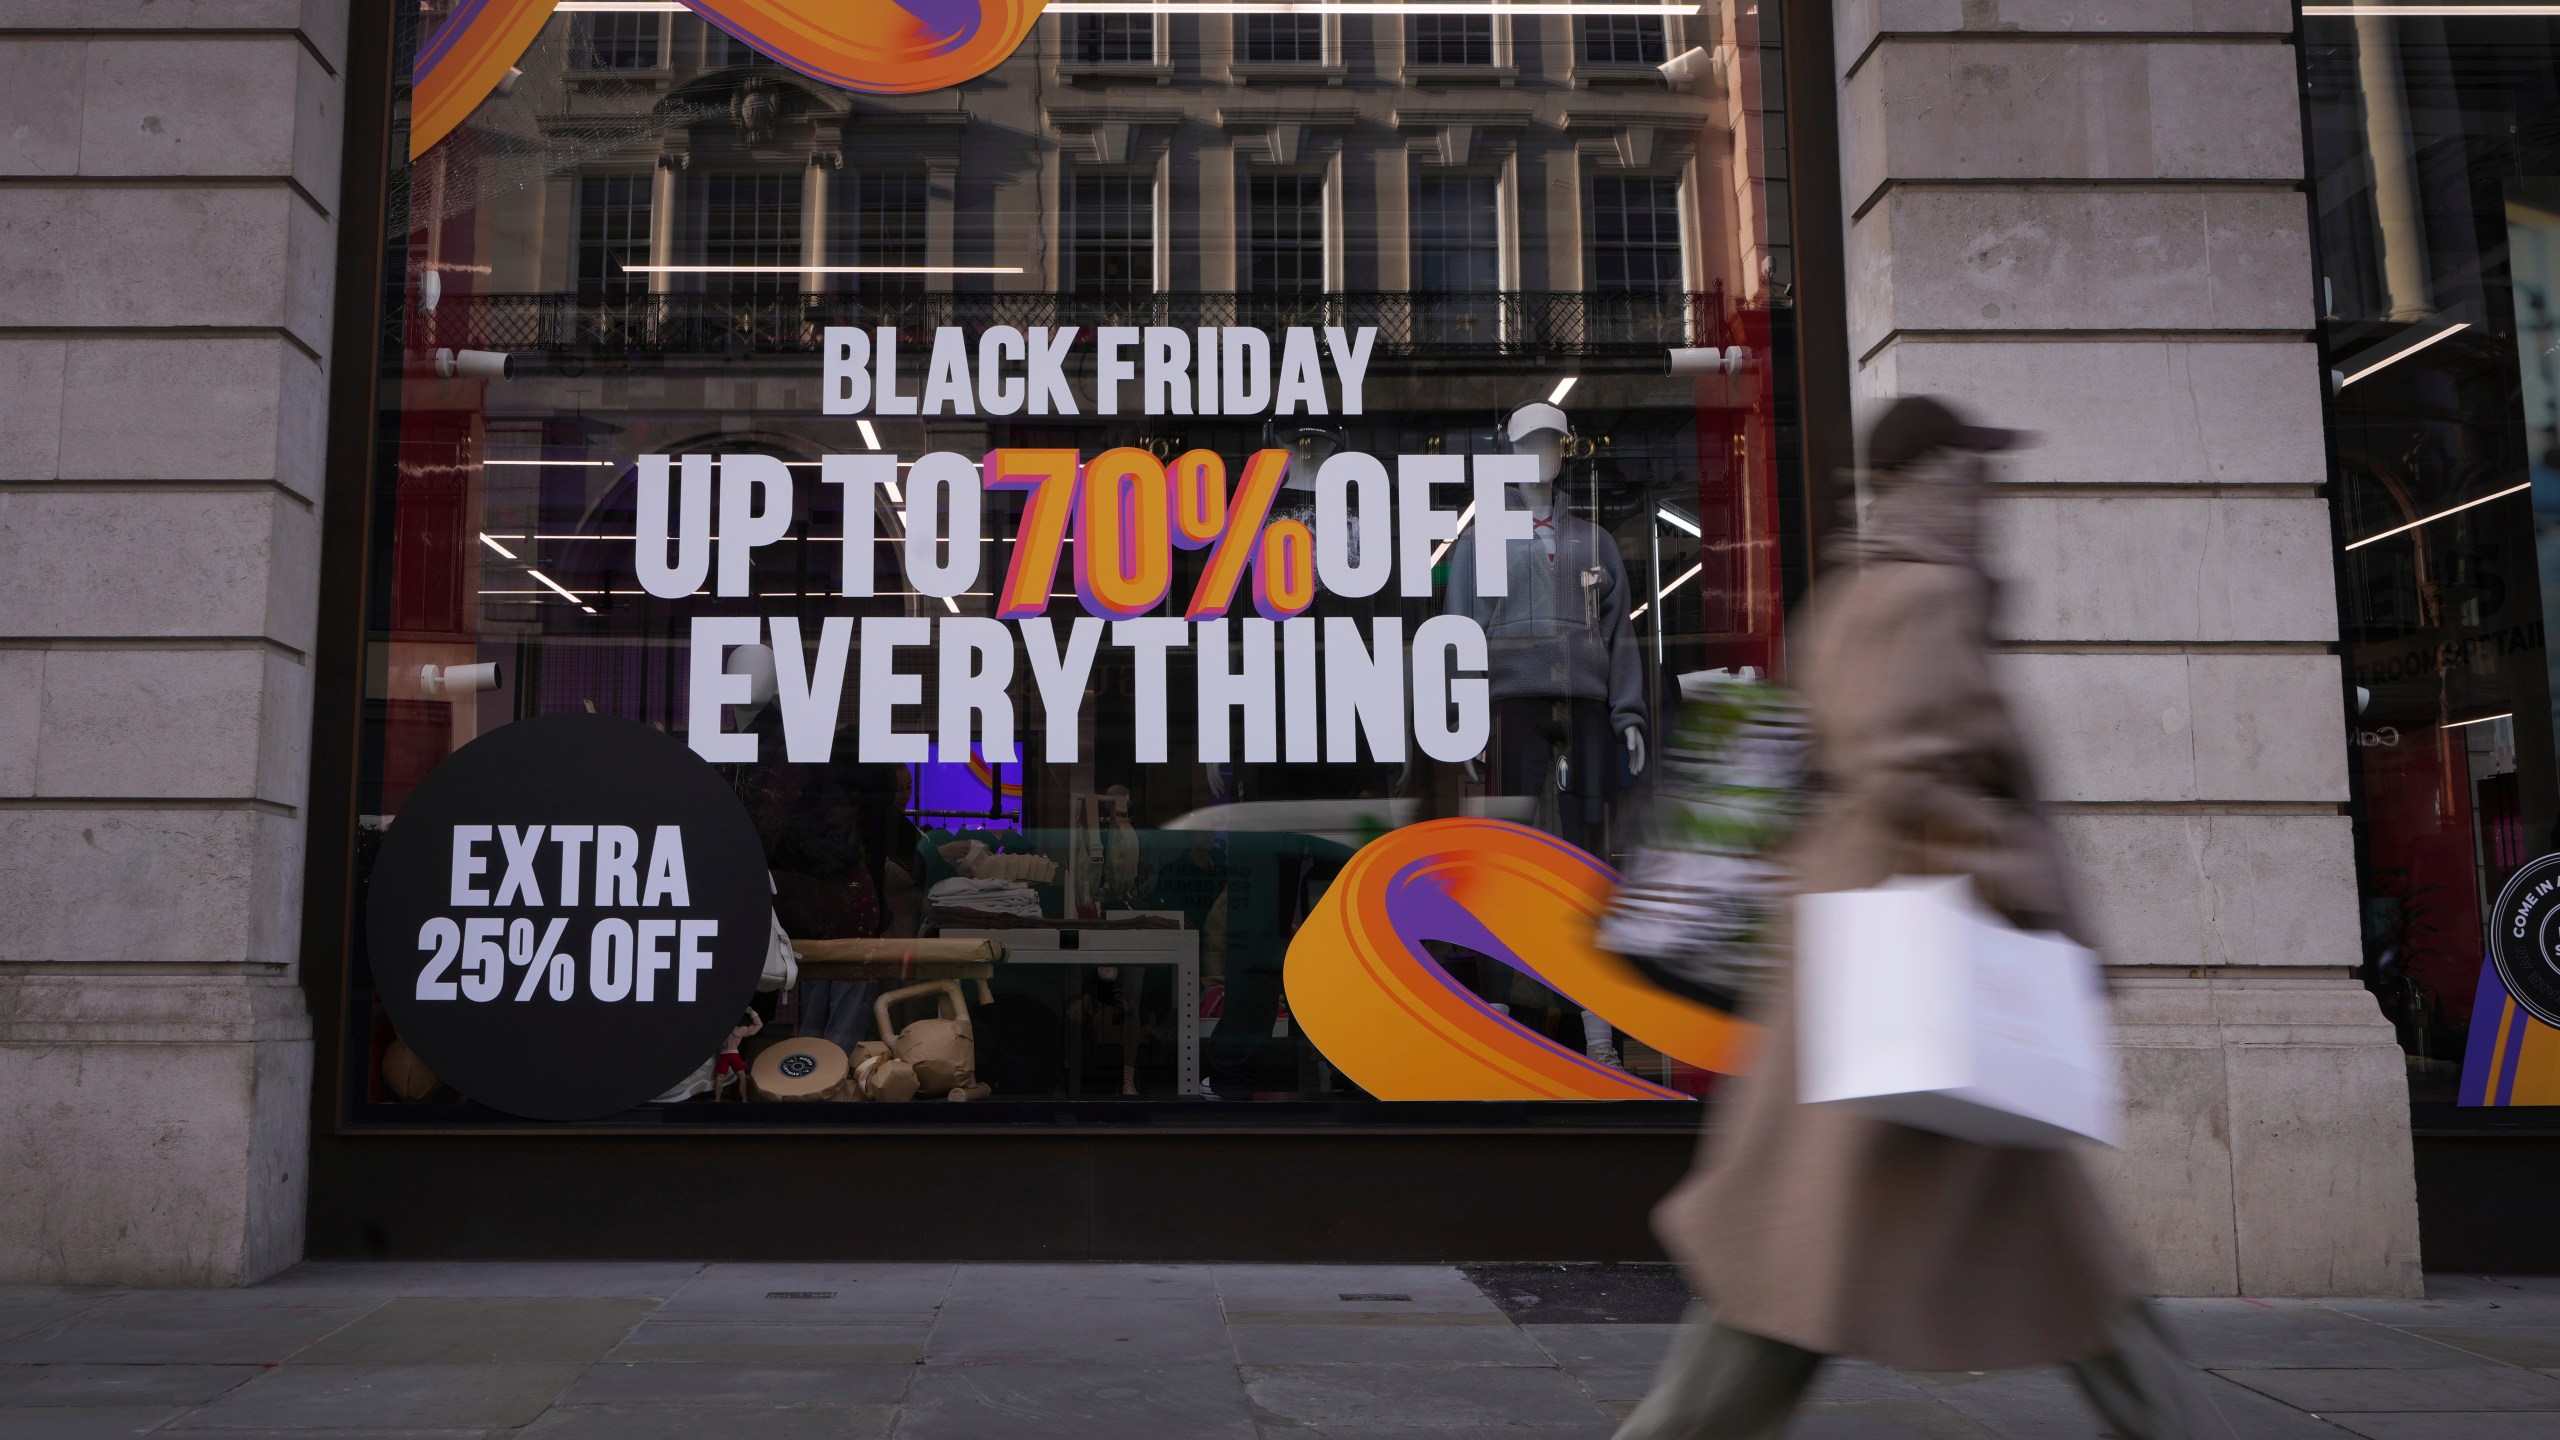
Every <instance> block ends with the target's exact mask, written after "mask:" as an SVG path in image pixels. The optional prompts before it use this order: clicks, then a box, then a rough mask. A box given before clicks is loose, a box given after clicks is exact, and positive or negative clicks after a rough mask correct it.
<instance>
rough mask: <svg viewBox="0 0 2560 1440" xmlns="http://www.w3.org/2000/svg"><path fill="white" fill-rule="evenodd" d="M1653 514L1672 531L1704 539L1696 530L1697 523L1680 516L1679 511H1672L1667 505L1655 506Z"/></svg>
mask: <svg viewBox="0 0 2560 1440" xmlns="http://www.w3.org/2000/svg"><path fill="white" fill-rule="evenodd" d="M1653 513H1654V514H1655V515H1657V516H1659V517H1660V518H1661V520H1662V523H1663V524H1665V525H1668V526H1670V527H1671V528H1672V529H1674V530H1685V531H1687V532H1688V533H1690V534H1692V535H1696V536H1698V537H1699V538H1700V539H1704V538H1705V535H1704V533H1703V532H1701V531H1700V530H1699V529H1698V522H1697V521H1695V520H1692V519H1690V518H1689V517H1688V516H1686V515H1683V514H1681V513H1680V512H1679V511H1677V510H1674V509H1672V508H1671V507H1670V506H1668V505H1657V506H1655V507H1654V511H1653Z"/></svg>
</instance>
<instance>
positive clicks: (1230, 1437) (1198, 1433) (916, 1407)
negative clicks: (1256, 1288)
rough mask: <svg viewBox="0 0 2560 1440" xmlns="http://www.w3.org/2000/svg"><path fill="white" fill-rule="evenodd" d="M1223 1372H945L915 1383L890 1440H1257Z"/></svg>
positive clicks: (1245, 1407)
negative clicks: (1146, 1439) (1176, 1439)
mask: <svg viewBox="0 0 2560 1440" xmlns="http://www.w3.org/2000/svg"><path fill="white" fill-rule="evenodd" d="M1254 1421H1255V1416H1254V1413H1253V1408H1252V1406H1251V1404H1250V1403H1249V1402H1248V1401H1247V1400H1246V1398H1245V1390H1244V1387H1243V1386H1242V1385H1241V1384H1239V1383H1238V1381H1237V1379H1236V1372H1235V1370H1234V1369H1233V1368H1232V1367H1231V1366H1225V1365H1184V1366H1163V1367H1148V1366H1118V1365H950V1366H939V1367H931V1368H928V1369H926V1370H925V1371H924V1372H923V1373H921V1374H919V1375H917V1376H916V1381H915V1385H914V1387H913V1388H911V1389H910V1390H909V1391H908V1392H907V1403H906V1406H905V1408H904V1410H903V1411H902V1412H901V1413H900V1415H899V1418H898V1425H897V1429H896V1431H895V1434H896V1436H897V1440H1137V1437H1150V1440H1152V1437H1158V1436H1161V1437H1165V1440H1174V1437H1179V1440H1257V1437H1256V1435H1255V1424H1254Z"/></svg>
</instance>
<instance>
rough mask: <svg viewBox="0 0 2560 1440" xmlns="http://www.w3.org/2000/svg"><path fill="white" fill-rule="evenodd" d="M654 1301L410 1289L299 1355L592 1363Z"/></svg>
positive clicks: (350, 1360) (300, 1358)
mask: <svg viewBox="0 0 2560 1440" xmlns="http://www.w3.org/2000/svg"><path fill="white" fill-rule="evenodd" d="M657 1304H658V1302H657V1301H655V1300H638V1299H612V1300H566V1299H562V1300H524V1299H504V1300H460V1299H449V1298H443V1297H428V1296H408V1297H403V1298H401V1299H397V1300H391V1301H387V1302H385V1303H384V1304H383V1305H382V1307H381V1308H379V1309H377V1310H374V1311H372V1312H371V1313H369V1314H367V1315H365V1316H364V1317H363V1318H362V1319H359V1320H357V1321H356V1322H355V1323H354V1324H351V1325H349V1326H347V1327H346V1328H344V1329H342V1330H338V1331H336V1332H334V1333H332V1334H330V1335H328V1336H326V1337H324V1338H322V1339H321V1340H319V1341H318V1342H317V1343H315V1344H313V1345H312V1346H311V1348H309V1349H308V1350H305V1351H303V1352H302V1353H301V1354H299V1355H297V1356H295V1357H294V1360H295V1362H296V1363H298V1364H303V1365H498V1364H514V1365H536V1364H544V1363H548V1362H554V1361H556V1362H559V1363H562V1364H567V1363H570V1362H576V1363H578V1364H584V1365H592V1364H594V1363H595V1362H596V1361H598V1360H601V1359H603V1358H604V1356H605V1353H606V1352H607V1351H609V1350H611V1349H613V1347H614V1346H616V1345H619V1344H621V1343H622V1340H623V1337H625V1336H627V1335H629V1334H630V1333H631V1331H632V1329H633V1327H635V1326H637V1325H638V1324H639V1323H640V1322H641V1321H642V1320H644V1319H646V1318H648V1315H649V1312H650V1311H651V1310H653V1309H655V1308H657Z"/></svg>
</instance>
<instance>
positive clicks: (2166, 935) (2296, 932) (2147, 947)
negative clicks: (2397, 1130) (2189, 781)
mask: <svg viewBox="0 0 2560 1440" xmlns="http://www.w3.org/2000/svg"><path fill="white" fill-rule="evenodd" d="M2054 828H2055V831H2056V832H2057V835H2058V837H2059V838H2060V840H2061V842H2062V849H2063V853H2064V854H2065V855H2066V856H2067V857H2068V858H2069V859H2070V861H2071V866H2072V875H2073V877H2074V878H2075V879H2076V880H2077V881H2078V885H2079V899H2080V908H2081V912H2082V914H2083V916H2084V917H2085V919H2086V922H2087V924H2088V927H2089V932H2090V934H2089V938H2090V940H2091V943H2093V944H2095V945H2096V946H2097V948H2098V949H2099V950H2100V951H2101V952H2102V953H2104V954H2105V955H2106V957H2107V959H2108V962H2109V963H2111V964H2116V965H2163V966H2178V967H2195V966H2212V965H2262V966H2263V965H2309V966H2325V967H2327V968H2328V970H2329V972H2330V973H2331V974H2333V975H2342V974H2344V973H2345V972H2346V970H2348V969H2349V968H2350V967H2352V966H2354V965H2355V964H2356V963H2357V962H2358V961H2359V960H2361V959H2362V958H2363V953H2364V951H2363V946H2362V944H2361V943H2360V941H2359V939H2358V936H2357V931H2356V913H2357V912H2356V890H2355V852H2354V849H2353V837H2352V836H2351V834H2350V833H2349V830H2348V825H2347V817H2345V816H2344V815H2337V814H2321V813H2317V812H2304V813H2285V812H2275V813H2266V812H2259V813H2248V812H2241V813H2233V812H2228V811H2222V812H2217V811H2212V810H2205V809H2176V810H2166V811H2161V810H2153V811H2144V810H2140V809H2135V808H2133V807H2127V806H2088V807H2077V806H2075V807H2071V808H2069V809H2067V810H2066V811H2065V812H2064V813H2062V814H2060V815H2058V816H2056V817H2055V825H2054ZM2345 983H2347V984H2348V985H2349V986H2350V987H2351V988H2352V986H2353V982H2351V981H2350V982H2345ZM2357 993H2362V992H2361V991H2360V990H2359V991H2358V992H2357ZM2393 1119H2394V1121H2395V1123H2398V1124H2401V1125H2403V1126H2405V1125H2406V1124H2407V1118H2406V1116H2394V1117H2393Z"/></svg>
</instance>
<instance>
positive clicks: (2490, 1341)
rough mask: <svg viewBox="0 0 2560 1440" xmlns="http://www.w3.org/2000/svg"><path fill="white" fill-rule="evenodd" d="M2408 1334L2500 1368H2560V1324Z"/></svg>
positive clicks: (2429, 1329)
mask: <svg viewBox="0 0 2560 1440" xmlns="http://www.w3.org/2000/svg"><path fill="white" fill-rule="evenodd" d="M2409 1333H2410V1334H2412V1335H2416V1336H2419V1337H2421V1338H2423V1339H2427V1340H2432V1341H2434V1342H2435V1343H2437V1344H2439V1345H2450V1346H2452V1347H2454V1348H2455V1349H2457V1350H2463V1351H2468V1352H2469V1353H2471V1354H2473V1355H2477V1356H2479V1357H2481V1358H2482V1359H2484V1360H2495V1361H2497V1362H2498V1363H2499V1364H2501V1365H2521V1366H2523V1367H2525V1368H2526V1369H2528V1370H2552V1369H2560V1325H2516V1326H2508V1327H2503V1328H2481V1329H2462V1330H2439V1329H2435V1328H2433V1327H2421V1326H2415V1325H2413V1326H2411V1327H2409Z"/></svg>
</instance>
